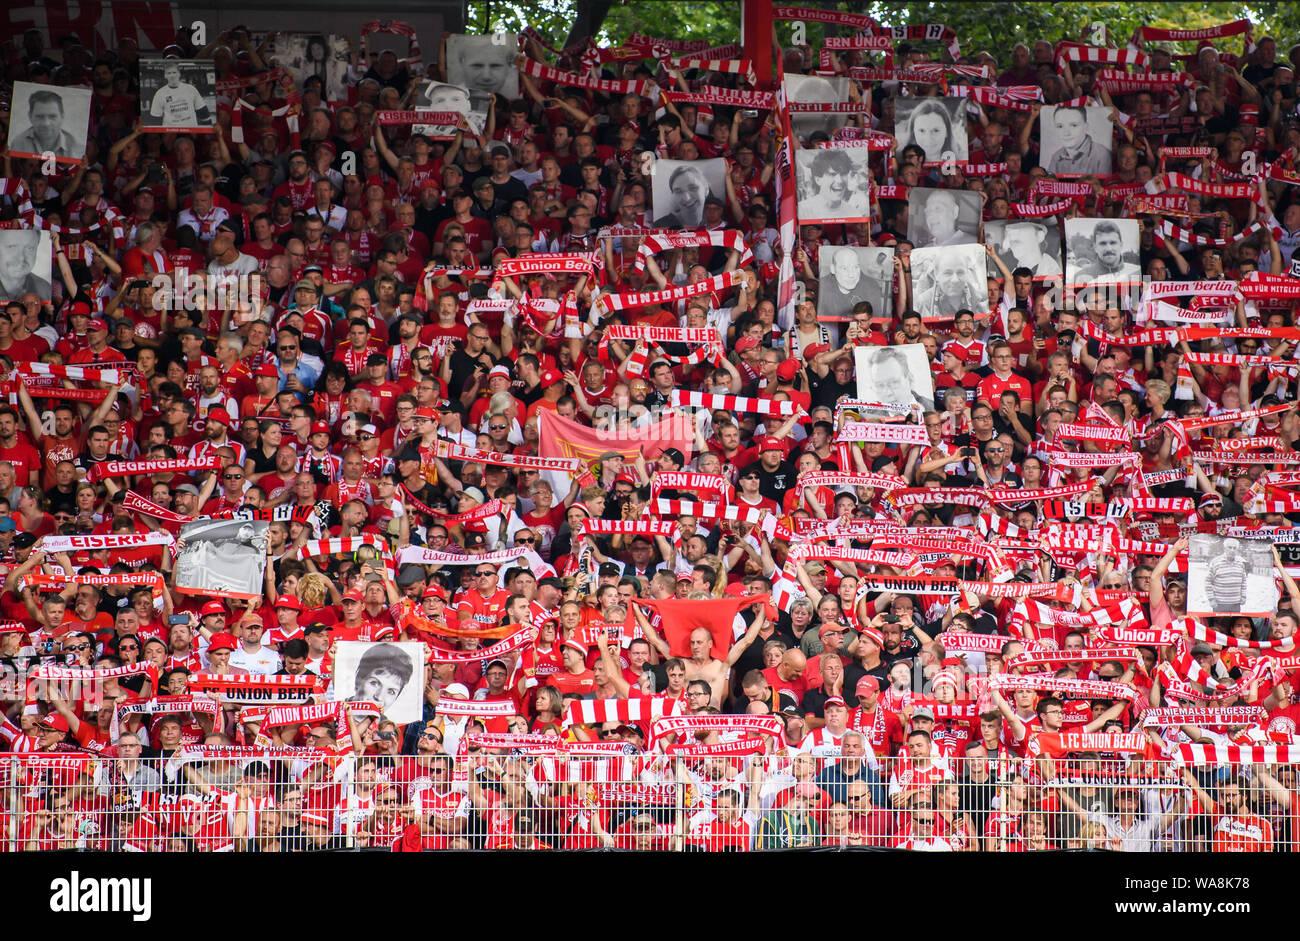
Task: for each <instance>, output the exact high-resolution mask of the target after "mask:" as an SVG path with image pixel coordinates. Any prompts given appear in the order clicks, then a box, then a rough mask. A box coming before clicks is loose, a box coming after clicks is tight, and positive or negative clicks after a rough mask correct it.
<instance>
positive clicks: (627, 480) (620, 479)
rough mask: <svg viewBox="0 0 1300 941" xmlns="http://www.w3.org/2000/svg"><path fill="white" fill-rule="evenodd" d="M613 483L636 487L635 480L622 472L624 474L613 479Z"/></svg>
mask: <svg viewBox="0 0 1300 941" xmlns="http://www.w3.org/2000/svg"><path fill="white" fill-rule="evenodd" d="M614 483H616V484H631V485H632V486H633V487H635V486H636V478H635V477H633V476H632V475H631V474H629V473H626V472H624V473H622V474H619V475H618V476H617V477H615V478H614Z"/></svg>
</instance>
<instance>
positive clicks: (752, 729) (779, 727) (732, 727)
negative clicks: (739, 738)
mask: <svg viewBox="0 0 1300 941" xmlns="http://www.w3.org/2000/svg"><path fill="white" fill-rule="evenodd" d="M695 732H741V733H744V734H746V735H770V736H772V737H773V738H775V739H776V740H777V741H778V742H779V743H780V745H781V747H782V748H784V747H785V745H786V741H785V723H783V722H782V721H781V720H780V719H779V718H777V717H776V716H754V715H675V716H663V717H661V718H658V719H655V721H654V723H653V724H652V725H651V726H650V742H649V744H648V745H647V749H648V750H653V749H654V748H655V746H656V745H658V744H659V742H660V741H661V740H663V739H664V738H667V737H668V736H669V735H681V734H683V733H685V734H693V733H695Z"/></svg>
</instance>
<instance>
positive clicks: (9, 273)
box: [0, 229, 53, 301]
mask: <svg viewBox="0 0 1300 941" xmlns="http://www.w3.org/2000/svg"><path fill="white" fill-rule="evenodd" d="M50 246H51V240H50V233H49V232H46V231H45V230H44V229H0V301H16V300H19V299H20V298H21V297H22V296H23V295H24V294H35V295H36V296H37V297H39V298H40V299H41V300H43V301H48V300H49V299H50V274H51V270H52V267H53V258H52V257H51V248H50Z"/></svg>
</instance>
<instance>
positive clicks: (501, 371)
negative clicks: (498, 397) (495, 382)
mask: <svg viewBox="0 0 1300 941" xmlns="http://www.w3.org/2000/svg"><path fill="white" fill-rule="evenodd" d="M493 376H502V377H504V378H506V379H509V378H510V369H509V367H507V366H502V365H501V364H500V363H498V364H497V365H495V366H493V367H492V368H491V369H489V370H488V378H489V379H491V378H492V377H493Z"/></svg>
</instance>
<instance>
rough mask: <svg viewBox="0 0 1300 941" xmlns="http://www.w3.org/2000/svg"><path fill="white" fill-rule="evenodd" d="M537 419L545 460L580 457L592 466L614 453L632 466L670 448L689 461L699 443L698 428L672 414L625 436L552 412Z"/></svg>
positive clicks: (679, 416) (540, 443)
mask: <svg viewBox="0 0 1300 941" xmlns="http://www.w3.org/2000/svg"><path fill="white" fill-rule="evenodd" d="M537 416H538V418H537V420H538V425H537V432H538V447H537V451H538V454H539V455H540V456H541V457H576V458H579V459H580V460H582V461H584V462H586V463H588V464H590V463H592V462H593V461H597V460H599V459H600V456H601V455H602V454H604V453H605V452H606V451H614V452H616V453H618V454H621V455H623V460H625V461H627V462H628V463H629V464H630V463H632V461H634V460H636V456H637V455H638V454H645V456H646V459H647V460H649V459H651V458H655V457H658V456H659V454H660V453H661V452H663V451H664V450H666V449H668V448H676V449H677V450H679V451H681V452H682V455H683V456H684V457H685V458H686V459H687V460H689V459H690V456H691V444H692V442H693V441H694V440H695V434H694V430H693V429H694V425H693V424H692V422H691V421H690V419H688V418H687V417H685V416H684V415H683V414H681V413H680V412H669V413H668V416H667V417H666V418H663V419H660V420H659V421H658V422H657V423H655V424H653V425H650V426H648V427H645V428H637V429H634V430H631V431H627V432H624V433H622V434H612V433H611V432H608V431H597V430H596V429H595V428H589V427H587V426H586V425H580V424H578V423H577V422H576V421H570V420H569V419H567V418H562V417H560V416H559V415H556V414H555V413H554V412H552V411H550V410H548V409H542V410H541V411H539V412H538V413H537Z"/></svg>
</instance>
